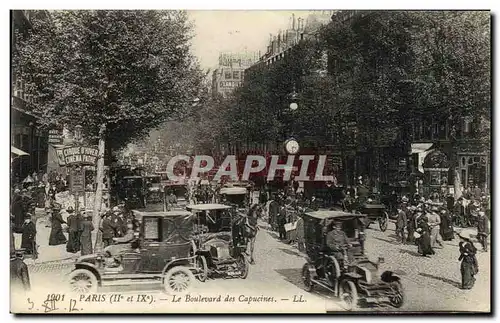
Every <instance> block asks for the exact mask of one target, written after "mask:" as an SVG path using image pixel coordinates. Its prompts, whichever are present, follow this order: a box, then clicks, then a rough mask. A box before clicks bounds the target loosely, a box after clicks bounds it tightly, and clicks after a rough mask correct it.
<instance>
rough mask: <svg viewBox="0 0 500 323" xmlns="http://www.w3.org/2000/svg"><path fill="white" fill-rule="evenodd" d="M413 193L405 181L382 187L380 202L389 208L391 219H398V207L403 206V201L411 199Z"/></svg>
mask: <svg viewBox="0 0 500 323" xmlns="http://www.w3.org/2000/svg"><path fill="white" fill-rule="evenodd" d="M413 193H414V192H413V190H412V187H411V186H410V185H409V184H408V182H405V181H401V182H396V183H392V184H391V185H384V186H382V188H381V198H380V202H381V203H382V204H384V205H385V206H386V207H387V213H389V218H391V219H395V218H397V207H398V205H400V204H401V199H402V198H403V197H406V198H408V199H410V197H412V196H413Z"/></svg>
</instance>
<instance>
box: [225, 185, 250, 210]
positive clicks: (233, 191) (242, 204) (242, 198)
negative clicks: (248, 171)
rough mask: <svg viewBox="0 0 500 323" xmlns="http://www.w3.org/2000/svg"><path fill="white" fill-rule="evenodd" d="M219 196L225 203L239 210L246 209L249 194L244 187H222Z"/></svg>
mask: <svg viewBox="0 0 500 323" xmlns="http://www.w3.org/2000/svg"><path fill="white" fill-rule="evenodd" d="M219 194H220V195H221V196H222V197H223V199H225V200H226V202H227V203H229V204H234V205H237V206H238V208H240V209H244V208H247V207H248V204H249V203H248V202H249V193H248V190H247V189H246V188H245V187H223V188H221V190H220V193H219Z"/></svg>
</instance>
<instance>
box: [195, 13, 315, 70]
mask: <svg viewBox="0 0 500 323" xmlns="http://www.w3.org/2000/svg"><path fill="white" fill-rule="evenodd" d="M293 13H295V17H296V18H299V17H301V18H305V17H306V16H307V15H308V14H309V13H310V11H228V10H220V11H215V10H212V11H189V16H190V19H191V21H192V22H193V23H194V24H195V29H194V31H195V34H196V35H195V37H194V38H193V39H192V50H193V53H194V54H195V55H196V56H197V57H198V60H199V62H200V64H201V67H202V68H204V69H209V68H214V67H216V66H217V64H218V58H219V52H225V51H230V52H244V51H245V50H247V51H249V52H252V51H259V50H260V51H261V53H262V54H264V52H265V50H266V46H267V44H268V41H269V34H270V33H272V34H273V35H276V34H277V33H278V31H279V30H280V29H283V30H284V29H286V28H287V27H288V24H289V19H290V17H291V16H292V14H293Z"/></svg>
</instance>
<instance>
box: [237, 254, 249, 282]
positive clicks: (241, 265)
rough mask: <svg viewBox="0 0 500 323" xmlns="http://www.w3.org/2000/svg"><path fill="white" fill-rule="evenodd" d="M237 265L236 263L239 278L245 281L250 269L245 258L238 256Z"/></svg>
mask: <svg viewBox="0 0 500 323" xmlns="http://www.w3.org/2000/svg"><path fill="white" fill-rule="evenodd" d="M237 263H238V269H239V270H240V278H241V279H246V278H247V276H248V271H249V269H250V265H249V263H248V261H247V259H246V258H245V256H243V255H239V256H238V260H237Z"/></svg>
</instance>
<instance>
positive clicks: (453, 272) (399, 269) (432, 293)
mask: <svg viewBox="0 0 500 323" xmlns="http://www.w3.org/2000/svg"><path fill="white" fill-rule="evenodd" d="M261 225H262V227H264V226H265V225H263V224H262V223H261ZM394 229H395V227H394V224H393V223H390V224H389V228H388V230H387V231H386V232H381V231H380V230H379V229H378V227H376V226H374V228H373V229H368V230H367V241H366V253H367V255H368V257H369V258H370V259H371V260H376V259H377V258H378V257H384V258H385V263H384V264H381V267H380V270H381V271H383V270H392V271H394V272H395V273H396V274H398V275H400V276H401V278H402V281H403V284H404V287H405V292H406V303H405V305H404V306H403V307H402V308H401V309H397V311H456V312H459V311H465V310H468V311H487V310H489V306H488V304H489V301H490V285H489V281H490V253H485V252H479V253H478V261H479V274H478V275H477V281H476V285H475V286H474V288H473V289H472V290H461V289H460V281H461V278H460V262H459V261H458V256H459V252H458V241H457V239H455V240H454V241H451V242H445V243H444V248H443V249H436V255H434V256H432V257H431V258H427V257H422V256H420V255H418V254H417V247H416V246H414V245H402V244H400V243H399V242H396V236H395V234H394ZM255 258H256V265H254V266H251V268H250V274H249V276H248V278H247V279H245V280H240V279H230V280H224V279H222V280H221V279H217V280H209V281H207V282H205V283H202V284H199V285H198V286H197V288H196V289H195V292H196V293H200V294H213V293H216V292H217V291H220V292H225V293H231V291H234V292H241V293H247V294H248V293H262V292H264V291H267V290H271V289H270V288H269V286H270V285H272V286H273V288H272V290H273V291H274V292H277V293H279V294H280V295H295V294H297V295H299V294H303V295H309V293H307V292H305V291H304V290H303V285H302V278H301V267H302V265H303V264H304V262H305V255H304V254H302V253H300V252H298V250H297V249H296V248H295V247H294V246H291V245H288V244H284V243H281V242H279V241H278V240H277V235H276V234H275V233H274V232H269V231H267V230H265V229H262V230H261V231H260V233H259V235H258V239H257V242H256V257H255ZM72 264H73V260H65V261H60V262H48V263H44V264H30V265H29V268H30V274H31V279H32V284H33V285H36V286H37V287H51V286H52V288H53V286H54V284H59V283H61V284H64V277H65V276H66V274H67V273H69V272H70V271H71V269H72ZM140 289H141V290H147V291H151V292H154V293H159V289H160V286H159V285H158V286H154V285H149V286H142V287H141V288H140ZM116 290H117V288H116V287H113V291H115V292H116ZM136 290H137V286H134V287H133V286H123V287H119V288H118V291H120V292H133V291H136ZM102 292H108V291H107V290H106V289H103V290H102ZM311 296H312V297H313V298H312V299H313V300H315V301H318V300H320V299H323V300H324V302H325V304H327V306H328V309H329V310H333V311H336V310H342V307H341V306H340V304H339V303H338V301H337V300H336V299H334V298H333V297H331V296H330V295H329V292H327V291H326V290H322V289H321V288H319V287H318V288H316V289H315V290H314V291H313V292H312V295H311ZM360 310H361V311H388V310H389V311H392V310H395V309H392V308H387V307H370V308H362V309H360Z"/></svg>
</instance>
